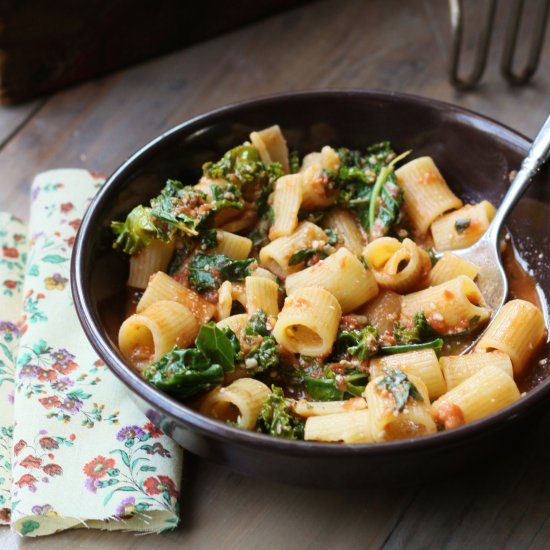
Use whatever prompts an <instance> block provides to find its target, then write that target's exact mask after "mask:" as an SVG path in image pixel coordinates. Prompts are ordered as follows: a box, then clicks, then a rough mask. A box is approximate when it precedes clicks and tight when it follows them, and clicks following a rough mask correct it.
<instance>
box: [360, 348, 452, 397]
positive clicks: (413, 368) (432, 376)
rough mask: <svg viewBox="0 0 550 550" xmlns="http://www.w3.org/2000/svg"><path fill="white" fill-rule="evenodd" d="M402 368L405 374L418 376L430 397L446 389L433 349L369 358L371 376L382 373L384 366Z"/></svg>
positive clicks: (441, 393)
mask: <svg viewBox="0 0 550 550" xmlns="http://www.w3.org/2000/svg"><path fill="white" fill-rule="evenodd" d="M388 367H389V368H391V369H395V368H398V369H400V370H402V371H403V372H404V373H405V374H407V375H410V374H412V375H413V376H416V377H418V378H420V379H421V380H422V381H423V382H424V384H426V388H427V389H428V395H429V398H430V399H437V398H438V397H439V396H440V395H443V394H444V393H445V392H446V391H447V384H446V383H445V379H444V378H443V373H442V372H441V367H440V366H439V362H438V360H437V355H436V354H435V351H434V350H433V349H423V350H418V351H408V352H406V353H396V354H395V355H386V356H383V357H374V358H373V359H371V362H370V365H369V371H370V376H371V378H376V377H378V376H381V375H383V374H384V368H388Z"/></svg>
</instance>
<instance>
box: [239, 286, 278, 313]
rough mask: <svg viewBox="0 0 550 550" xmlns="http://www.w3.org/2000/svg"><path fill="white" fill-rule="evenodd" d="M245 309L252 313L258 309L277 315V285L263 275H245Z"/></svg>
mask: <svg viewBox="0 0 550 550" xmlns="http://www.w3.org/2000/svg"><path fill="white" fill-rule="evenodd" d="M245 286H246V310H247V311H248V314H249V315H253V314H254V313H256V312H257V311H259V310H260V309H261V310H263V311H264V312H265V313H266V314H267V315H271V316H273V317H277V315H278V314H279V285H278V284H277V283H276V282H275V281H272V280H271V279H266V278H265V277H247V278H246V279H245Z"/></svg>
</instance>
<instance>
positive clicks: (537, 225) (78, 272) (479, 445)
mask: <svg viewBox="0 0 550 550" xmlns="http://www.w3.org/2000/svg"><path fill="white" fill-rule="evenodd" d="M274 123H277V124H279V125H280V126H281V127H282V129H283V131H284V134H285V136H286V138H287V140H288V141H289V144H290V146H291V147H292V148H296V149H298V150H299V151H300V152H302V153H303V152H309V151H313V150H318V149H319V148H320V147H321V146H322V145H325V144H327V143H329V144H331V145H333V146H340V145H346V146H349V147H355V148H362V147H365V146H366V145H368V144H371V143H373V142H376V141H381V140H390V141H391V142H392V143H393V145H394V147H395V148H396V150H398V151H403V150H406V149H413V151H414V155H415V156H420V155H430V156H432V157H433V158H434V159H435V162H436V163H437V165H438V166H439V168H440V169H441V171H442V173H443V174H444V176H445V178H446V179H447V181H448V182H449V184H450V186H451V187H452V188H453V190H455V192H456V193H457V194H459V195H460V196H461V197H462V198H464V199H467V200H472V201H479V200H481V199H484V198H486V199H489V200H490V201H491V202H493V203H494V204H498V203H499V202H500V199H501V198H502V196H503V194H504V192H505V189H506V186H507V185H508V175H509V172H510V171H511V170H513V169H517V168H518V167H519V164H520V162H521V159H522V158H523V156H524V155H525V154H526V152H527V149H528V147H529V141H528V140H527V139H526V138H525V137H523V136H522V135H520V134H518V133H517V132H514V131H513V130H511V129H509V128H506V127H505V126H503V125H501V124H499V123H497V122H495V121H493V120H490V119H488V118H486V117H483V116H481V115H478V114H475V113H472V112H469V111H466V110H464V109H461V108H458V107H455V106H453V105H449V104H445V103H441V102H438V101H433V100H429V99H425V98H420V97H414V96H408V95H402V94H396V93H391V92H377V91H322V92H321V91H319V92H304V93H292V94H284V95H278V96H273V97H266V98H262V99H258V100H254V101H249V102H245V103H240V104H237V105H231V106H228V107H224V108H222V109H219V110H217V111H213V112H210V113H207V114H205V115H201V116H198V117H196V118H194V119H192V120H189V121H187V122H185V123H183V124H181V125H179V126H177V127H175V128H174V129H172V130H170V131H169V132H167V133H165V134H163V135H162V136H160V137H159V138H157V139H155V140H153V141H152V142H151V143H149V144H148V145H146V146H145V147H143V148H142V149H141V150H139V151H138V152H137V153H136V154H135V155H133V156H132V157H131V158H130V159H129V160H127V161H126V162H125V163H124V164H123V165H122V166H121V167H120V168H119V169H118V170H117V171H116V172H115V173H114V174H113V175H112V176H111V177H110V178H109V179H108V180H107V182H106V183H105V185H104V186H103V188H102V189H101V191H100V192H99V193H98V195H97V197H96V198H95V200H94V202H93V203H92V205H91V206H90V208H89V210H88V212H87V214H86V216H85V217H84V219H83V221H82V225H81V227H80V231H79V234H78V237H77V241H76V244H75V249H74V254H73V261H72V287H73V295H74V299H75V303H76V308H77V312H78V315H79V317H80V321H81V323H82V326H83V327H84V330H85V332H86V334H87V336H88V338H89V340H90V342H91V343H92V345H93V346H94V348H95V350H96V351H97V353H98V355H99V356H100V357H101V358H102V359H103V360H104V361H105V363H106V364H107V365H108V366H109V367H110V369H111V370H112V371H113V373H114V374H115V375H116V376H117V377H118V378H120V380H122V382H123V383H124V384H125V385H126V386H127V388H128V391H129V392H130V393H131V394H132V396H133V398H134V400H135V402H136V403H137V405H138V406H139V408H140V409H141V410H142V411H143V412H144V413H145V414H146V415H147V416H148V417H149V419H151V420H152V421H153V422H155V423H156V424H157V425H159V426H160V427H161V428H163V429H164V430H165V431H166V432H167V433H168V434H169V435H171V436H172V437H173V438H174V439H175V440H176V441H177V442H179V443H180V444H181V445H182V446H183V447H184V448H186V449H188V450H190V451H192V452H193V453H196V454H198V455H201V456H204V457H208V458H211V459H213V460H216V461H218V462H220V463H223V464H226V465H227V466H229V467H231V468H233V469H235V470H237V471H239V472H242V473H245V474H251V475H256V476H262V477H266V478H270V479H272V480H278V481H284V482H290V483H296V484H302V485H309V486H318V487H328V486H338V487H351V486H357V485H360V484H362V483H364V482H366V481H369V482H372V481H375V482H384V481H385V480H389V479H391V480H393V481H395V480H399V479H407V478H409V479H418V477H419V476H434V475H436V474H437V473H438V472H441V471H442V470H449V469H450V468H463V467H465V465H466V464H468V463H469V462H470V461H472V460H476V461H477V460H478V458H479V455H480V454H481V453H483V452H486V451H487V450H489V449H491V448H493V449H495V448H498V447H499V445H504V444H505V443H506V442H507V441H508V439H506V438H507V437H509V435H510V433H509V432H511V431H512V428H514V427H517V426H518V425H520V424H521V423H520V421H521V420H523V419H525V418H527V417H528V416H529V415H530V414H532V413H533V412H534V411H535V410H536V409H538V408H539V407H538V406H539V405H541V404H543V403H544V402H545V401H546V399H547V397H548V396H549V394H550V382H549V381H543V382H542V383H540V384H539V385H538V386H537V387H536V388H535V389H533V390H531V391H530V392H529V393H528V394H527V395H526V396H525V397H523V398H522V399H520V400H519V401H518V402H516V403H515V404H513V405H511V406H509V407H507V408H506V409H504V410H502V411H500V412H499V413H498V414H495V415H493V416H490V417H488V418H486V419H484V420H480V421H477V422H473V423H471V424H468V425H466V426H463V427H460V428H458V429H455V430H452V431H448V432H442V433H438V434H435V435H430V436H425V437H421V438H417V439H410V440H404V441H399V442H393V443H384V444H361V445H333V444H323V443H310V442H303V441H298V442H293V441H286V440H280V439H275V438H271V437H268V436H264V435H261V434H258V433H253V432H246V431H241V430H238V429H235V428H232V427H230V426H228V425H226V424H223V423H221V422H218V421H215V420H212V419H210V418H207V417H205V416H202V415H200V414H199V413H197V412H195V411H193V410H191V409H189V408H188V407H186V406H185V405H182V404H181V403H179V402H177V401H176V400H175V399H172V398H171V397H169V396H168V395H166V394H164V393H162V392H161V391H159V390H157V389H156V388H155V387H153V386H151V385H150V384H148V383H147V382H145V381H144V380H142V379H141V378H140V377H139V376H138V375H137V374H136V373H134V372H133V371H132V370H131V369H130V368H128V367H127V366H126V364H125V363H124V360H123V358H122V356H121V354H120V353H119V351H118V349H117V343H116V337H115V336H114V335H116V333H117V330H118V326H120V323H121V322H122V319H123V315H124V307H123V305H124V298H123V297H124V287H125V281H126V278H127V274H128V260H127V258H126V257H124V255H123V254H119V253H116V252H114V251H113V250H112V248H111V242H112V237H111V234H110V230H109V225H110V222H111V220H114V219H121V218H123V217H124V216H125V215H126V214H127V213H128V212H129V211H130V210H131V209H132V208H133V207H134V206H136V205H137V204H139V203H143V202H145V201H147V200H148V199H149V198H150V197H152V196H154V195H156V194H157V193H158V191H159V190H160V188H161V187H162V186H163V184H164V182H165V180H166V179H167V178H177V179H180V180H182V181H184V182H195V181H196V180H197V178H198V176H199V174H200V168H201V165H202V163H203V162H205V161H207V160H211V159H216V158H219V157H220V155H221V154H222V153H223V152H225V151H226V150H227V149H229V148H230V147H233V146H235V145H237V144H239V143H241V142H242V141H244V140H245V139H246V138H247V136H248V134H249V133H250V131H252V130H256V129H259V128H263V127H266V126H270V125H272V124H274ZM549 205H550V175H549V174H548V171H547V172H546V173H544V174H541V175H539V176H538V178H537V181H536V182H535V183H534V184H532V186H531V188H530V191H529V194H528V197H525V198H524V199H522V201H521V202H520V203H519V205H518V206H517V208H516V209H515V211H514V213H513V215H512V216H511V217H510V219H509V227H510V229H511V231H512V233H513V235H514V236H515V238H516V242H517V246H518V248H519V250H520V252H521V254H522V255H523V257H524V258H525V260H526V261H527V263H528V264H529V265H530V266H531V267H532V268H533V269H534V270H535V273H536V276H537V277H538V280H539V283H540V285H541V288H542V289H543V291H544V293H545V294H546V296H550V269H549V267H550V266H549V265H548V261H549V259H550V240H549V239H548V221H547V220H548V219H549V217H550V206H549ZM540 253H542V255H543V257H542V259H541V258H540V257H539V254H540ZM545 353H546V355H547V356H548V355H549V353H548V349H547V350H546V351H545ZM542 374H544V373H541V375H542ZM505 435H506V437H504V436H505ZM411 476H412V478H411Z"/></svg>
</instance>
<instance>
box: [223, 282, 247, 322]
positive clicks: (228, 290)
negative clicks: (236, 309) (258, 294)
mask: <svg viewBox="0 0 550 550" xmlns="http://www.w3.org/2000/svg"><path fill="white" fill-rule="evenodd" d="M234 301H237V302H239V303H240V304H241V305H242V306H243V307H246V303H247V301H246V291H245V288H244V285H243V284H242V283H231V282H230V281H224V282H223V283H222V284H221V286H220V288H219V289H218V306H217V310H216V319H217V320H218V321H221V320H222V319H225V318H227V317H229V316H230V315H231V308H232V307H233V302H234Z"/></svg>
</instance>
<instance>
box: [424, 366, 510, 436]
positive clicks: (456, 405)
mask: <svg viewBox="0 0 550 550" xmlns="http://www.w3.org/2000/svg"><path fill="white" fill-rule="evenodd" d="M519 396H520V394H519V390H518V388H517V386H516V383H515V382H514V380H513V379H512V378H511V377H510V376H509V375H508V374H506V373H505V372H504V371H503V370H502V369H500V368H498V367H497V366H495V365H487V366H486V367H484V368H483V369H481V370H480V371H479V372H477V373H475V374H474V375H473V376H470V378H467V379H466V380H464V382H462V383H460V384H459V385H458V386H456V387H454V388H453V389H452V390H450V391H449V392H447V393H446V394H444V395H442V396H441V397H440V398H439V399H438V400H437V401H435V402H434V404H433V406H434V408H435V409H436V411H437V416H438V420H439V422H440V423H441V424H443V425H444V426H445V428H446V429H450V428H456V427H457V426H460V425H461V424H464V423H467V422H473V421H474V420H478V419H480V418H483V417H484V416H487V415H489V414H493V413H495V412H497V411H499V410H500V409H503V408H504V407H506V406H507V405H510V404H511V403H513V402H514V401H517V400H518V399H519Z"/></svg>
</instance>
